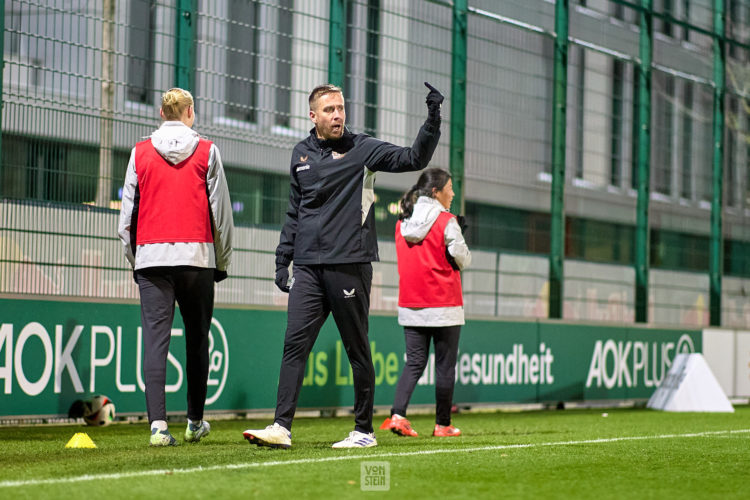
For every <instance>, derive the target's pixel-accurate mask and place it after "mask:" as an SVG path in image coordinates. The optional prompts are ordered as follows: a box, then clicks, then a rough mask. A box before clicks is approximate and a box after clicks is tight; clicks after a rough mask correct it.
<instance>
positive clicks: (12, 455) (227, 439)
mask: <svg viewBox="0 0 750 500" xmlns="http://www.w3.org/2000/svg"><path fill="white" fill-rule="evenodd" d="M603 412H606V414H607V416H604V413H603ZM382 418H383V417H382V416H380V417H378V416H376V419H375V422H376V427H377V426H378V425H379V424H380V422H381V421H382ZM433 419H434V417H433V416H431V415H417V416H414V417H413V418H411V420H412V424H413V426H414V428H415V429H416V430H417V431H418V432H420V436H419V437H418V438H403V437H398V436H396V435H393V434H391V433H390V432H386V431H380V430H377V429H376V435H377V438H378V443H379V446H377V447H376V448H370V449H366V450H332V449H331V448H330V445H331V443H332V442H334V441H337V440H339V439H342V438H343V437H344V436H345V435H346V433H348V431H349V430H351V427H352V426H353V422H352V419H351V418H298V419H297V420H296V421H295V425H294V429H293V441H292V442H293V447H292V448H291V449H289V450H272V449H266V448H258V447H256V446H252V445H250V444H248V443H247V442H246V441H245V440H244V439H243V438H242V431H243V430H244V429H247V428H259V427H264V426H265V425H266V424H268V423H269V422H268V421H257V420H219V421H215V422H214V423H213V429H212V431H211V435H210V436H209V437H207V438H206V439H205V440H204V441H202V442H200V443H196V444H191V445H187V444H182V445H181V446H179V447H174V448H161V449H155V448H149V447H148V446H147V442H148V428H147V425H145V424H117V425H112V426H110V427H105V428H88V427H78V426H70V425H65V426H28V427H2V428H0V498H3V499H21V498H70V497H73V498H84V497H90V496H92V495H96V498H106V499H108V500H109V499H119V498H123V499H125V498H127V499H132V498H211V499H214V500H218V499H224V498H249V497H260V498H281V499H284V498H295V499H296V498H352V497H364V496H366V497H370V498H373V497H383V498H386V497H389V498H432V497H434V498H477V497H479V498H524V499H526V498H596V499H602V498H680V499H683V498H701V499H703V498H721V499H725V498H750V472H749V471H750V408H748V407H738V408H737V411H736V412H735V413H734V414H699V413H665V412H656V411H650V410H644V409H606V410H602V409H599V410H590V409H589V410H563V411H553V410H551V411H529V412H517V413H513V412H485V413H462V414H458V415H455V417H454V424H455V425H456V426H457V427H460V428H461V429H462V430H463V431H464V436H461V437H459V438H433V437H431V436H430V433H431V429H432V424H433ZM171 430H172V432H173V433H174V434H175V436H176V437H177V436H178V435H179V436H180V441H181V435H182V431H183V430H184V424H182V423H180V424H173V425H172V427H171ZM76 432H86V433H87V434H88V435H89V436H90V437H91V438H92V439H93V440H94V442H95V443H96V445H97V448H96V449H66V448H65V444H66V443H67V442H68V440H69V439H70V438H71V437H72V436H73V434H74V433H76ZM366 462H381V463H384V464H387V466H388V468H389V469H388V480H389V489H388V490H387V491H364V490H363V489H362V488H363V486H364V487H367V485H366V484H364V483H363V481H362V471H363V463H364V465H368V464H367V463H366ZM368 470H371V471H373V474H371V475H370V476H369V477H370V478H371V479H370V480H371V481H372V480H373V479H372V478H374V480H375V481H377V482H380V481H381V480H382V479H384V478H385V474H384V473H383V471H384V469H368ZM368 484H370V483H368ZM376 485H377V483H376ZM382 486H384V485H382ZM382 486H381V487H382Z"/></svg>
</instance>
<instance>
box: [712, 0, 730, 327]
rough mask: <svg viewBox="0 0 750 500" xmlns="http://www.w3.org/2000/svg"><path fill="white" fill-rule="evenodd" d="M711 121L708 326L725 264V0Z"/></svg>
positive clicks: (719, 16) (718, 2) (718, 23)
mask: <svg viewBox="0 0 750 500" xmlns="http://www.w3.org/2000/svg"><path fill="white" fill-rule="evenodd" d="M713 14H714V103H713V106H714V120H713V142H714V144H713V153H714V154H713V196H712V197H711V244H710V250H709V283H710V286H709V297H710V298H709V309H710V319H709V321H710V324H711V326H720V325H721V281H722V272H723V269H722V267H723V264H724V239H723V235H722V205H723V185H724V170H723V169H724V94H725V89H724V85H725V81H724V71H725V64H726V60H725V53H724V48H725V43H724V35H725V27H724V0H714V9H713Z"/></svg>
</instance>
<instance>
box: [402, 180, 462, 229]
mask: <svg viewBox="0 0 750 500" xmlns="http://www.w3.org/2000/svg"><path fill="white" fill-rule="evenodd" d="M450 179H451V174H450V173H448V171H447V170H443V169H442V168H427V169H425V170H424V171H423V172H422V175H420V176H419V179H418V180H417V183H416V184H414V185H413V186H412V187H411V189H409V190H408V191H407V192H405V193H404V195H403V196H402V197H401V200H400V201H399V208H400V209H401V213H399V215H398V219H399V220H404V219H408V218H409V217H411V215H412V213H413V212H414V204H415V203H416V202H417V198H419V197H420V196H429V197H430V198H434V197H435V193H434V192H435V191H440V190H441V189H443V188H444V187H445V185H446V184H448V181H449V180H450Z"/></svg>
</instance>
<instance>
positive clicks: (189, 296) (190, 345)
mask: <svg viewBox="0 0 750 500" xmlns="http://www.w3.org/2000/svg"><path fill="white" fill-rule="evenodd" d="M136 279H137V281H138V288H139V290H140V294H141V326H142V328H143V346H144V347H143V378H144V383H145V384H146V410H147V411H148V421H149V422H153V421H154V420H166V419H167V409H166V403H165V394H164V385H165V383H166V378H167V354H168V353H169V340H170V338H171V332H172V320H173V319H174V304H175V300H176V301H177V303H178V304H179V305H180V314H181V315H182V320H183V322H184V323H185V348H186V354H187V357H186V363H185V375H186V377H185V378H186V379H187V417H188V418H189V419H190V420H201V419H202V418H203V408H204V407H205V404H206V390H207V383H208V331H209V328H210V327H211V317H212V316H213V310H214V270H213V269H207V268H201V267H189V266H178V267H150V268H146V269H141V270H139V271H136Z"/></svg>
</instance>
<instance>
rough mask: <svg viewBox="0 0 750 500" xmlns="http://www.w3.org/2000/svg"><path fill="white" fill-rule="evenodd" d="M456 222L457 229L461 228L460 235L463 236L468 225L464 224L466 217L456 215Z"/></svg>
mask: <svg viewBox="0 0 750 500" xmlns="http://www.w3.org/2000/svg"><path fill="white" fill-rule="evenodd" d="M456 222H458V227H460V228H461V234H464V235H465V234H466V230H467V229H469V225H468V224H467V223H466V217H465V216H463V215H457V216H456Z"/></svg>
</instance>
